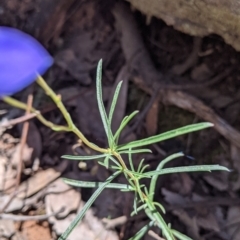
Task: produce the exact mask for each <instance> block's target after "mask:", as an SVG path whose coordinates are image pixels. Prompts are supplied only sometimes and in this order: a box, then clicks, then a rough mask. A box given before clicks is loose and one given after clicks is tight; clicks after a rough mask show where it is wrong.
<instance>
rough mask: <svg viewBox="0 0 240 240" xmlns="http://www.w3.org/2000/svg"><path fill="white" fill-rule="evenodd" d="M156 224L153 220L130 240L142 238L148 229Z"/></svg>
mask: <svg viewBox="0 0 240 240" xmlns="http://www.w3.org/2000/svg"><path fill="white" fill-rule="evenodd" d="M153 225H154V221H151V222H150V223H148V224H147V225H146V226H144V227H142V228H141V229H140V230H139V231H138V232H137V233H136V234H135V235H134V236H133V237H131V238H130V239H129V240H140V239H142V238H143V236H144V235H145V234H146V233H147V231H148V230H149V229H150V228H151V227H152V226H153Z"/></svg>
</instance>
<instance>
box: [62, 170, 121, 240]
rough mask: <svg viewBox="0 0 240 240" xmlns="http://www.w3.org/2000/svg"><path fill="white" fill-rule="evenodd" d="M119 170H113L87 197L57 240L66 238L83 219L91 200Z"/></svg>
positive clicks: (91, 202)
mask: <svg viewBox="0 0 240 240" xmlns="http://www.w3.org/2000/svg"><path fill="white" fill-rule="evenodd" d="M120 173H121V172H115V173H114V174H113V175H111V176H110V177H109V178H108V179H107V180H106V181H105V182H104V184H102V185H101V186H100V187H99V188H98V189H97V190H96V191H95V192H94V193H93V195H92V196H91V197H90V198H89V200H88V201H87V202H86V204H85V205H84V207H83V208H82V209H81V211H80V212H79V213H78V214H77V216H76V218H75V219H74V220H73V221H72V222H71V223H70V225H69V226H68V228H67V229H66V231H65V232H64V233H63V234H62V235H61V236H60V237H59V238H58V240H66V239H67V237H68V236H69V235H70V233H71V232H72V231H73V229H74V228H75V227H76V226H77V225H78V223H79V222H80V221H81V220H82V219H83V217H84V215H85V213H86V212H87V210H88V209H89V208H90V207H91V205H92V204H93V202H94V201H95V200H96V198H97V197H98V196H99V195H100V193H101V192H102V191H103V190H104V188H106V187H107V185H108V184H109V183H110V182H111V181H112V180H113V179H114V178H116V177H117V176H118V175H119V174H120Z"/></svg>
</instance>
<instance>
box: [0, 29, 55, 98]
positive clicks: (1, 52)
mask: <svg viewBox="0 0 240 240" xmlns="http://www.w3.org/2000/svg"><path fill="white" fill-rule="evenodd" d="M52 64H53V58H52V57H51V56H50V55H49V53H48V52H47V51H46V50H45V49H44V47H43V46H42V45H41V44H40V43H39V42H38V41H37V40H36V39H34V38H33V37H32V36H30V35H28V34H26V33H24V32H21V31H19V30H17V29H14V28H10V27H0V96H7V95H12V94H14V93H16V92H18V91H20V90H22V89H23V88H25V87H26V86H28V85H29V84H31V83H32V82H34V81H35V80H36V77H37V75H38V74H39V75H42V74H44V73H45V72H46V70H47V69H48V68H49V67H50V66H51V65H52Z"/></svg>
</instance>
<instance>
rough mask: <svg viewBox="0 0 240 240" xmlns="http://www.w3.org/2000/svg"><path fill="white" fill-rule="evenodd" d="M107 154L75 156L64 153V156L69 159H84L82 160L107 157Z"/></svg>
mask: <svg viewBox="0 0 240 240" xmlns="http://www.w3.org/2000/svg"><path fill="white" fill-rule="evenodd" d="M106 155H107V154H100V155H91V156H73V155H63V156H62V158H65V159H68V160H82V161H88V160H93V159H99V158H104V157H106Z"/></svg>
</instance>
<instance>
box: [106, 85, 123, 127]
mask: <svg viewBox="0 0 240 240" xmlns="http://www.w3.org/2000/svg"><path fill="white" fill-rule="evenodd" d="M121 86H122V81H120V82H119V83H118V85H117V87H116V90H115V93H114V96H113V99H112V103H111V107H110V111H109V116H108V119H109V124H110V126H111V123H112V118H113V113H114V110H115V107H116V103H117V100H118V96H119V92H120V90H121Z"/></svg>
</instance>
